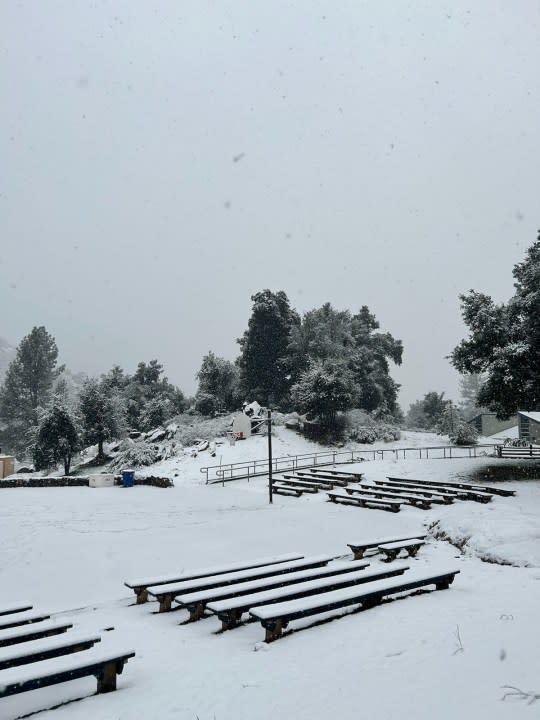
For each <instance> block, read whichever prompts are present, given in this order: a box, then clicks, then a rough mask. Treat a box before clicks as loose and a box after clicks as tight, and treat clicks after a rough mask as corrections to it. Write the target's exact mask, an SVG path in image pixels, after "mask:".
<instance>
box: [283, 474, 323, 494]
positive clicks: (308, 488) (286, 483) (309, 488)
mask: <svg viewBox="0 0 540 720" xmlns="http://www.w3.org/2000/svg"><path fill="white" fill-rule="evenodd" d="M276 486H277V487H279V488H283V487H292V488H294V489H295V490H300V491H301V492H306V493H311V494H315V493H318V492H319V488H318V487H317V486H316V485H310V484H309V483H303V482H300V481H297V480H282V479H281V478H276V479H275V480H273V481H272V487H276Z"/></svg>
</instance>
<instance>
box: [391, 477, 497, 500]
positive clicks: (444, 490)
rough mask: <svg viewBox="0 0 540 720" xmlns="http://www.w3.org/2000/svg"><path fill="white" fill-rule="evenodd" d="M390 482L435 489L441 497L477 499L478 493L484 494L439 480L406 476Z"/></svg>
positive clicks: (415, 487)
mask: <svg viewBox="0 0 540 720" xmlns="http://www.w3.org/2000/svg"><path fill="white" fill-rule="evenodd" d="M390 482H400V483H401V484H403V485H406V486H407V487H409V488H411V490H420V489H422V488H426V489H427V490H433V492H435V493H437V494H438V495H440V496H441V497H452V498H454V499H459V500H476V499H477V497H476V496H477V495H484V493H481V492H480V491H476V490H475V491H473V490H467V489H466V488H450V487H448V486H446V485H442V484H441V483H439V482H434V481H431V480H407V479H406V478H402V479H400V480H397V479H396V480H390ZM489 498H491V496H489ZM479 502H483V500H479ZM486 502H487V501H486Z"/></svg>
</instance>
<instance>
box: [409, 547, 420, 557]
mask: <svg viewBox="0 0 540 720" xmlns="http://www.w3.org/2000/svg"><path fill="white" fill-rule="evenodd" d="M419 550H420V545H415V546H414V547H411V548H409V556H410V557H416V554H417V552H418V551H419Z"/></svg>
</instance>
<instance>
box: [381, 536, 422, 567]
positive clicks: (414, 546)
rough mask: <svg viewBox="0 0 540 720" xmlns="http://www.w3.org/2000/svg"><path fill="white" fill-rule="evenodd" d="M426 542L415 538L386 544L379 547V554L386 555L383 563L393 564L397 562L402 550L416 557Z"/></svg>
mask: <svg viewBox="0 0 540 720" xmlns="http://www.w3.org/2000/svg"><path fill="white" fill-rule="evenodd" d="M425 544H426V541H425V540H421V539H420V538H414V539H413V540H399V541H398V542H393V543H384V544H383V545H379V552H381V553H383V554H384V556H385V557H384V558H382V560H383V562H392V560H395V559H396V558H397V556H398V555H399V553H400V552H401V550H406V551H407V554H408V555H409V556H410V557H415V555H416V553H417V552H418V551H419V550H420V548H421V547H422V545H425Z"/></svg>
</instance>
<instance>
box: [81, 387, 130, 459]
mask: <svg viewBox="0 0 540 720" xmlns="http://www.w3.org/2000/svg"><path fill="white" fill-rule="evenodd" d="M79 404H80V412H81V416H82V427H83V439H84V442H85V444H86V445H93V444H97V446H98V454H97V457H98V458H99V459H102V458H104V452H103V443H104V442H106V441H107V440H112V439H113V438H116V437H119V436H120V435H121V434H122V432H123V430H124V427H125V419H124V415H125V407H124V404H123V402H122V400H121V398H120V397H119V395H118V393H115V392H113V391H112V390H111V388H110V387H109V386H108V385H107V384H105V383H104V382H103V381H101V382H99V381H98V380H96V379H93V378H92V379H88V380H87V381H86V382H85V383H84V385H83V387H82V389H81V392H80V395H79Z"/></svg>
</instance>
